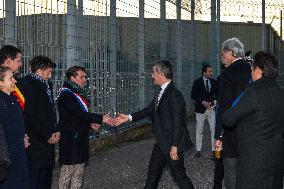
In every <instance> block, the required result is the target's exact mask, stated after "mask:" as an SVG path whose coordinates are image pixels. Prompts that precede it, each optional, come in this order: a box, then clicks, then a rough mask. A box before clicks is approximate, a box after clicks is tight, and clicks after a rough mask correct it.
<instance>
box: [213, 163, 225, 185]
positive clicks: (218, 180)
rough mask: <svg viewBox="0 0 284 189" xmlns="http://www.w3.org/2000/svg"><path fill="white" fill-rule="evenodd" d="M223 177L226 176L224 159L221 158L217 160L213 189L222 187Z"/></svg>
mask: <svg viewBox="0 0 284 189" xmlns="http://www.w3.org/2000/svg"><path fill="white" fill-rule="evenodd" d="M223 178H224V166H223V159H222V158H219V159H217V160H216V161H215V168H214V185H213V189H222V182H223Z"/></svg>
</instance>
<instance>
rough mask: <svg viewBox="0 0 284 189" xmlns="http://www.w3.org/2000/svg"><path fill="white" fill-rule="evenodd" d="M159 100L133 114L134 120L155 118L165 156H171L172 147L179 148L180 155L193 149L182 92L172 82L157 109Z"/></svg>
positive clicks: (155, 125) (154, 100) (155, 126)
mask: <svg viewBox="0 0 284 189" xmlns="http://www.w3.org/2000/svg"><path fill="white" fill-rule="evenodd" d="M157 98H158V96H156V97H155V98H154V99H153V100H152V102H151V103H150V104H149V105H148V106H147V107H146V108H144V109H142V110H140V111H138V112H135V113H133V114H131V116H132V120H133V121H136V120H140V119H142V118H145V117H147V116H152V117H153V118H154V119H153V120H154V123H153V131H154V135H155V139H156V142H157V145H158V146H159V148H160V149H161V151H162V152H163V153H164V154H169V152H170V148H171V146H177V148H178V152H180V153H182V152H184V151H186V150H189V149H191V148H192V147H193V144H192V142H191V140H190V136H189V134H188V130H187V125H186V110H185V101H184V98H183V96H182V94H181V92H180V91H179V90H178V89H177V88H176V87H175V86H174V83H173V82H170V83H169V84H168V86H167V87H166V89H165V91H164V93H163V95H162V96H161V98H160V101H159V104H158V106H157V107H156V104H157V103H156V102H157V100H156V99H157Z"/></svg>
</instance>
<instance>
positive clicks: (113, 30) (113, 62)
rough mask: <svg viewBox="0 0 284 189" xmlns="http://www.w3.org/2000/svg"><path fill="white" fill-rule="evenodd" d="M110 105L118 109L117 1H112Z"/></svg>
mask: <svg viewBox="0 0 284 189" xmlns="http://www.w3.org/2000/svg"><path fill="white" fill-rule="evenodd" d="M109 19H110V22H109V32H110V77H111V78H110V79H111V82H110V104H111V106H112V107H116V93H115V89H116V67H117V46H116V44H117V37H116V35H117V23H116V22H117V21H116V0H110V17H109Z"/></svg>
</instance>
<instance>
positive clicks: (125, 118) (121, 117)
mask: <svg viewBox="0 0 284 189" xmlns="http://www.w3.org/2000/svg"><path fill="white" fill-rule="evenodd" d="M115 121H116V124H117V126H118V125H121V124H122V123H125V122H127V121H129V117H128V115H125V114H118V116H117V118H115Z"/></svg>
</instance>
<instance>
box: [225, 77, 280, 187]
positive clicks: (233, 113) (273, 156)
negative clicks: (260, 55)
mask: <svg viewBox="0 0 284 189" xmlns="http://www.w3.org/2000/svg"><path fill="white" fill-rule="evenodd" d="M283 112H284V91H283V90H282V89H281V88H280V87H279V86H278V85H277V84H276V82H275V81H272V80H269V79H266V78H261V79H259V80H257V81H255V82H253V83H252V84H251V86H249V88H248V89H247V90H246V91H245V93H244V95H243V96H242V97H241V99H240V101H239V102H238V104H237V105H236V106H235V107H233V108H231V109H229V110H228V111H227V112H225V113H224V115H223V122H224V124H225V126H227V127H234V126H235V125H237V136H238V137H237V144H238V174H237V188H238V189H274V187H272V182H273V176H274V173H275V171H276V168H278V170H279V168H281V169H282V170H283V161H284V154H283V150H284V149H283V135H284V116H283Z"/></svg>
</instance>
